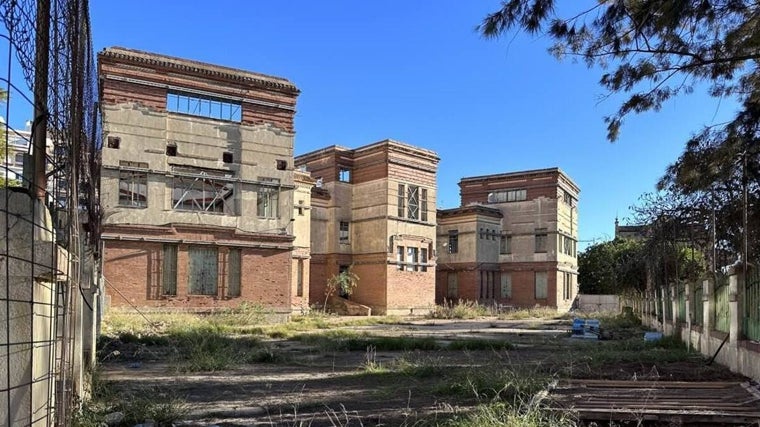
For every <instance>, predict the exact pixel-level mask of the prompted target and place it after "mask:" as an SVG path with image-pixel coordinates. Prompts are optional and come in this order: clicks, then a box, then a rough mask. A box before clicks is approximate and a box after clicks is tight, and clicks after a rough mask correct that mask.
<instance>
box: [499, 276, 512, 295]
mask: <svg viewBox="0 0 760 427" xmlns="http://www.w3.org/2000/svg"><path fill="white" fill-rule="evenodd" d="M501 297H502V298H512V275H511V274H509V273H504V272H502V273H501Z"/></svg>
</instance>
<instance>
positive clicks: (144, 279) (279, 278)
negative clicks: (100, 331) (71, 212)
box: [103, 241, 291, 310]
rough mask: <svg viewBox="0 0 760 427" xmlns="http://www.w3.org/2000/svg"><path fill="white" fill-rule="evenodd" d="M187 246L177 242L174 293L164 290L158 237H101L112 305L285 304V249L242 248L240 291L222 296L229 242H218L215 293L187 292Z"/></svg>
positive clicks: (287, 260)
mask: <svg viewBox="0 0 760 427" xmlns="http://www.w3.org/2000/svg"><path fill="white" fill-rule="evenodd" d="M188 248H189V246H188V245H184V244H181V245H179V247H178V252H177V295H176V296H163V295H162V289H163V287H162V277H163V245H162V244H161V243H147V242H129V241H106V242H105V251H104V263H103V268H104V275H105V277H106V279H107V280H108V286H106V294H107V295H108V296H109V297H110V300H111V306H113V307H129V306H132V305H134V306H138V307H172V308H212V307H234V306H237V305H239V304H240V303H242V302H251V303H258V304H262V305H264V306H266V307H269V308H273V309H278V310H282V309H285V308H287V309H289V307H290V283H291V282H290V274H291V272H290V252H289V251H287V250H276V249H253V248H241V284H240V297H227V296H226V291H227V263H226V256H227V251H228V248H227V247H219V248H218V250H219V264H218V278H219V279H218V282H217V295H215V296H210V295H188ZM114 288H116V289H118V292H117V291H116V290H114Z"/></svg>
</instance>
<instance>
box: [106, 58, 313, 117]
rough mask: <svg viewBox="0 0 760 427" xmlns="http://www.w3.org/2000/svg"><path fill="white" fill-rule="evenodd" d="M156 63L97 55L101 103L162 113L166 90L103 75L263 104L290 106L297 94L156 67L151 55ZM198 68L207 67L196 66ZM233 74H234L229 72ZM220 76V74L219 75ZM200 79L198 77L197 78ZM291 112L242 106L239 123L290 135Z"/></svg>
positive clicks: (266, 107) (257, 105) (292, 114)
mask: <svg viewBox="0 0 760 427" xmlns="http://www.w3.org/2000/svg"><path fill="white" fill-rule="evenodd" d="M155 57H156V58H157V59H158V62H154V63H153V64H150V65H149V64H146V63H145V62H142V61H139V60H138V61H135V60H132V59H130V58H126V57H119V58H114V57H111V56H109V55H108V54H107V52H103V53H101V54H99V55H98V74H99V75H100V76H101V90H102V93H103V96H102V98H101V102H102V103H103V104H105V105H109V104H120V103H125V102H135V103H139V104H141V105H144V106H146V107H149V108H151V109H154V110H156V111H166V88H160V87H159V88H157V87H153V86H148V85H143V84H139V83H128V82H122V81H117V80H110V79H106V78H103V77H105V76H106V75H109V76H119V77H126V78H133V79H139V80H144V81H148V82H153V83H157V84H159V85H173V86H179V87H184V88H188V89H197V90H203V91H207V92H212V93H218V94H220V95H229V96H234V97H241V96H242V97H245V98H250V99H256V100H260V101H264V102H269V103H275V104H280V105H288V106H291V107H294V106H295V105H296V98H297V96H298V92H297V91H295V90H292V89H277V88H274V87H270V88H265V87H261V86H259V85H255V84H252V83H246V82H244V80H240V81H235V82H233V81H229V80H224V79H222V78H218V79H214V78H210V77H208V75H204V74H202V73H193V72H191V71H186V70H182V69H179V68H170V69H169V68H165V67H164V66H162V65H161V64H160V62H161V60H162V57H161V55H155ZM196 64H197V66H199V67H204V65H205V66H207V65H208V64H201V63H196ZM231 72H234V71H231ZM219 75H221V74H219ZM199 77H200V78H199ZM294 115H295V112H294V111H292V110H286V109H282V108H275V107H269V106H265V105H259V104H253V103H246V102H244V103H243V104H242V123H244V124H249V125H250V124H261V123H270V124H273V125H274V126H276V127H278V128H280V129H283V130H286V131H289V132H293V130H294V126H293V117H294Z"/></svg>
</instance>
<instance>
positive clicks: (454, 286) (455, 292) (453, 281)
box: [446, 273, 459, 298]
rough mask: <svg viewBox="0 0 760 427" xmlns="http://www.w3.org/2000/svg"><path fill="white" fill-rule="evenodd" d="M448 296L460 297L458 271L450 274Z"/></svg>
mask: <svg viewBox="0 0 760 427" xmlns="http://www.w3.org/2000/svg"><path fill="white" fill-rule="evenodd" d="M446 297H447V298H459V281H458V280H457V274H456V273H449V274H448V286H447V288H446Z"/></svg>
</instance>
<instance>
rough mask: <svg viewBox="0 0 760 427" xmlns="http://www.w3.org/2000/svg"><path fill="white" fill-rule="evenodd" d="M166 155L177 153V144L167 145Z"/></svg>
mask: <svg viewBox="0 0 760 427" xmlns="http://www.w3.org/2000/svg"><path fill="white" fill-rule="evenodd" d="M166 155H167V156H171V157H174V156H176V155H177V146H176V145H173V144H172V145H167V146H166Z"/></svg>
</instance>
